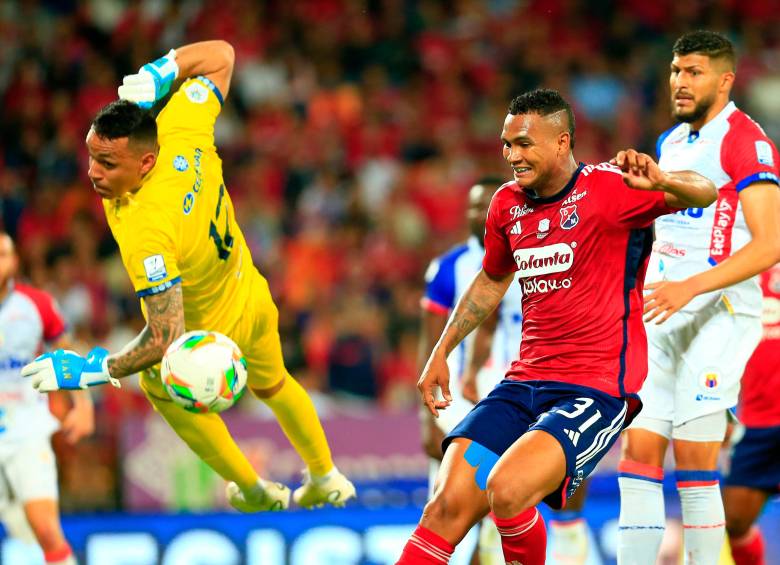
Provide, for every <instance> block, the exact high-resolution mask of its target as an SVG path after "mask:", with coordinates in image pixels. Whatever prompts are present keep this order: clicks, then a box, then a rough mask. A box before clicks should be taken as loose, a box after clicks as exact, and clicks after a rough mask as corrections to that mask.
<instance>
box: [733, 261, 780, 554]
mask: <svg viewBox="0 0 780 565" xmlns="http://www.w3.org/2000/svg"><path fill="white" fill-rule="evenodd" d="M761 290H762V291H763V294H764V300H763V302H764V307H763V312H762V315H761V322H762V324H763V326H764V333H763V338H762V339H761V343H759V344H758V347H756V350H755V351H754V352H753V356H752V357H751V358H750V361H748V364H747V367H745V374H744V375H743V376H742V392H741V394H740V402H739V411H738V412H737V413H738V414H739V420H740V423H741V424H742V425H741V426H740V427H739V428H737V430H735V432H734V433H732V435H731V443H732V445H733V447H732V450H731V468H730V469H729V474H728V475H726V476H725V477H724V480H723V485H724V489H723V504H724V506H725V510H726V531H727V532H728V535H729V542H730V545H731V556H732V557H733V558H734V563H735V565H763V564H764V562H765V561H764V540H763V536H762V534H761V531H760V530H759V529H758V526H754V524H755V522H756V520H757V519H758V517H759V515H760V514H761V510H762V508H763V507H764V504H765V503H766V502H767V500H768V499H769V497H770V496H775V495H778V494H780V402H777V399H776V397H775V395H774V394H771V393H770V394H767V392H768V391H776V390H780V263H778V264H777V265H775V266H774V267H772V268H771V269H769V270H768V271H766V272H765V273H763V274H762V275H761Z"/></svg>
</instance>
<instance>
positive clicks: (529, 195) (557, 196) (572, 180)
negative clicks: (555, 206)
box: [522, 163, 585, 204]
mask: <svg viewBox="0 0 780 565" xmlns="http://www.w3.org/2000/svg"><path fill="white" fill-rule="evenodd" d="M584 166H585V163H580V164H579V165H578V166H577V170H576V171H574V174H573V175H572V176H571V178H570V179H569V182H568V183H566V186H564V187H563V190H561V191H560V192H558V193H557V194H553V195H552V196H548V197H547V198H539V197H538V196H535V195H534V194H533V193H531V192H530V191H527V190H525V189H522V191H523V194H525V196H526V197H527V198H528V199H529V200H530V201H531V202H533V203H534V204H549V203H551V202H558V201H560V200H563V199H564V198H566V197H567V196H568V195H569V193H570V192H571V190H572V189H573V188H574V185H575V184H577V179H578V178H579V176H580V171H582V168H583V167H584Z"/></svg>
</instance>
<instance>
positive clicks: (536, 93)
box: [509, 88, 575, 148]
mask: <svg viewBox="0 0 780 565" xmlns="http://www.w3.org/2000/svg"><path fill="white" fill-rule="evenodd" d="M561 111H564V112H566V120H567V121H568V126H569V127H568V130H569V135H570V136H571V147H572V148H574V129H575V124H574V112H572V109H571V106H570V105H569V103H568V102H566V99H565V98H564V97H563V96H561V93H560V92H558V91H557V90H553V89H552V88H537V89H535V90H530V91H528V92H526V93H524V94H521V95H520V96H517V97H516V98H514V99H513V100H512V101H511V102H510V103H509V113H510V114H512V115H513V116H517V115H519V114H539V115H540V116H549V115H550V114H555V113H556V112H561Z"/></svg>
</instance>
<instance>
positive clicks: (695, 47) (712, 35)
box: [672, 29, 737, 70]
mask: <svg viewBox="0 0 780 565" xmlns="http://www.w3.org/2000/svg"><path fill="white" fill-rule="evenodd" d="M672 53H673V54H675V55H690V54H691V53H698V54H700V55H706V56H707V57H709V58H710V59H723V60H725V61H726V62H728V63H729V66H730V67H731V70H736V66H737V56H736V53H735V52H734V44H733V43H731V41H729V39H728V38H727V37H726V36H725V35H723V34H722V33H718V32H716V31H708V30H704V29H700V30H696V31H689V32H688V33H684V34H683V35H681V36H680V38H679V39H678V40H677V41H675V42H674V47H672Z"/></svg>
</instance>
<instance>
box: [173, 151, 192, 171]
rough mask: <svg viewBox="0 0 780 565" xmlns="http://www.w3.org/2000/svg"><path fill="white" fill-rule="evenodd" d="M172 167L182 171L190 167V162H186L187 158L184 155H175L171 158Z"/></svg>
mask: <svg viewBox="0 0 780 565" xmlns="http://www.w3.org/2000/svg"><path fill="white" fill-rule="evenodd" d="M173 168H174V169H176V170H177V171H179V172H180V173H183V172H184V171H186V170H187V169H189V168H190V164H189V163H188V162H187V158H186V157H185V156H184V155H176V157H174V158H173Z"/></svg>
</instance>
